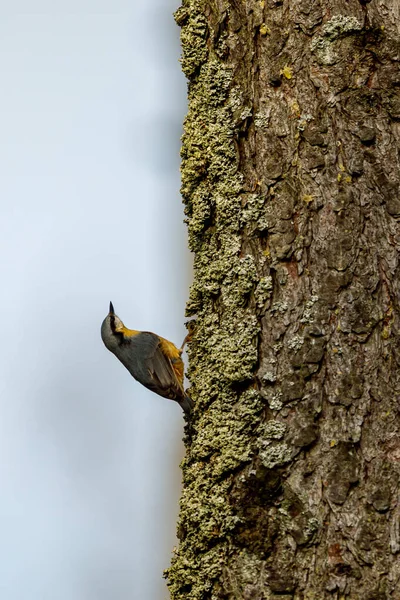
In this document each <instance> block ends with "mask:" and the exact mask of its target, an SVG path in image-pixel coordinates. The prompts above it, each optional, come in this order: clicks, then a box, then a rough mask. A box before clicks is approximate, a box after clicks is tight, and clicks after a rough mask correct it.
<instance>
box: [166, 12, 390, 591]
mask: <svg viewBox="0 0 400 600" xmlns="http://www.w3.org/2000/svg"><path fill="white" fill-rule="evenodd" d="M176 20H177V22H178V24H179V25H180V26H181V27H182V33H181V38H182V49H183V57H182V67H183V71H184V73H185V74H186V76H187V77H188V80H189V86H188V98H189V108H188V114H187V117H186V120H185V124H184V136H183V146H182V196H183V199H184V203H185V210H186V215H187V223H188V230H189V243H190V248H191V250H192V251H193V252H194V256H195V259H194V270H195V273H194V283H193V285H192V288H191V292H190V299H189V302H188V305H187V313H188V315H196V324H195V331H194V334H193V339H192V342H191V344H190V349H189V358H190V368H189V379H190V382H191V395H192V397H193V400H194V403H195V411H194V417H193V432H192V436H191V438H190V439H189V437H188V438H187V456H186V458H185V460H184V462H183V493H182V500H181V512H180V521H179V526H178V537H179V539H180V544H179V547H178V548H177V549H176V550H175V554H174V557H173V560H172V565H171V567H170V568H169V569H168V570H167V573H166V576H167V578H168V585H169V589H170V593H171V598H172V599H173V600H181V599H185V600H188V599H192V600H220V599H221V600H222V599H229V600H239V599H243V600H267V599H268V600H269V599H272V598H279V599H281V600H283V599H284V600H289V599H294V600H300V599H302V600H303V599H304V600H306V599H307V600H311V599H314V600H321V599H323V598H329V599H337V600H342V599H343V600H344V599H351V600H361V599H362V600H384V599H389V598H390V599H392V600H395V599H397V600H398V599H399V598H400V557H399V553H400V494H399V470H400V426H399V399H400V374H399V363H400V341H399V325H400V323H399V316H400V306H399V301H400V268H399V250H400V228H399V216H400V190H399V182H400V175H399V139H400V123H399V121H400V70H399V60H400V44H399V33H400V10H399V4H398V3H396V2H393V1H392V0H373V1H372V2H369V0H364V1H363V2H360V1H358V0H346V1H345V0H253V1H251V0H247V1H243V0H231V1H230V2H227V1H222V0H214V1H211V0H184V2H183V6H182V7H181V8H180V9H178V11H177V13H176Z"/></svg>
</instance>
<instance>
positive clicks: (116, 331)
mask: <svg viewBox="0 0 400 600" xmlns="http://www.w3.org/2000/svg"><path fill="white" fill-rule="evenodd" d="M124 330H125V326H124V324H123V322H122V321H121V319H120V318H119V317H117V315H116V314H115V312H114V307H113V305H112V302H110V311H109V313H108V315H107V316H106V318H105V319H104V321H103V323H102V325H101V338H102V340H103V342H104V344H105V346H106V347H107V348H108V349H109V350H111V352H113V351H114V350H115V348H117V347H118V346H119V345H120V343H121V338H122V337H123V334H124Z"/></svg>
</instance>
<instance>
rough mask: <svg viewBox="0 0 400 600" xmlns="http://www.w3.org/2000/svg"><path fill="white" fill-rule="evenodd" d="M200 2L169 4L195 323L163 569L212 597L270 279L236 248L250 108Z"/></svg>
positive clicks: (242, 462)
mask: <svg viewBox="0 0 400 600" xmlns="http://www.w3.org/2000/svg"><path fill="white" fill-rule="evenodd" d="M204 8H205V4H204V2H202V1H198V0H185V1H184V3H183V8H182V9H180V11H179V12H178V13H177V21H178V22H179V24H180V25H181V27H182V34H181V40H182V69H183V71H184V73H185V74H186V75H187V76H188V78H189V92H188V114H187V117H186V119H185V122H184V135H183V138H182V149H181V157H182V166H181V178H182V187H181V193H182V197H183V201H184V204H185V214H186V219H187V225H188V234H189V247H190V249H191V250H192V251H193V252H194V253H195V257H194V282H193V285H192V287H191V290H190V296H189V301H188V304H187V308H186V312H187V315H188V316H190V315H196V326H195V330H194V333H193V338H192V342H191V344H190V347H189V359H190V360H189V365H190V366H189V372H188V376H189V380H190V383H191V389H190V393H191V396H192V398H193V401H194V403H195V411H194V419H193V432H192V437H191V444H190V448H188V453H187V456H186V458H185V460H184V462H183V464H182V470H183V492H182V499H181V511H180V521H179V526H178V535H179V538H180V544H179V548H178V549H177V550H176V551H175V554H174V557H173V559H172V564H171V567H170V569H168V571H167V573H166V575H167V577H168V586H169V589H170V593H171V598H172V599H173V600H183V599H185V600H195V599H196V600H199V599H200V598H204V597H209V598H212V597H213V594H212V589H213V586H214V584H215V582H216V581H217V580H218V579H220V577H221V572H222V568H223V566H224V564H226V563H227V560H228V554H229V548H228V544H227V536H230V535H231V534H232V532H233V531H234V529H235V527H236V526H237V523H238V517H237V515H236V513H235V511H234V509H233V507H232V506H231V505H230V503H229V501H228V498H229V490H230V488H231V485H232V477H233V473H234V472H236V471H237V470H238V469H240V468H244V467H245V466H246V465H247V464H248V463H249V462H250V461H251V460H252V459H253V454H254V452H258V450H257V448H253V447H250V446H249V443H248V440H249V437H250V435H251V434H252V432H253V431H255V430H256V429H257V427H258V426H259V424H260V421H261V418H262V413H263V409H264V406H265V402H264V400H263V398H262V397H261V395H260V393H259V392H258V391H257V390H256V389H255V386H254V377H255V371H256V368H257V364H258V335H259V331H260V325H259V322H258V319H257V317H256V316H255V315H254V298H255V297H256V298H257V299H258V302H260V303H261V301H263V303H264V301H265V299H266V298H267V294H268V293H269V289H268V288H269V286H270V282H269V281H268V280H267V279H265V281H264V282H263V284H262V285H261V286H260V287H259V284H258V282H259V279H260V277H259V273H258V268H259V267H258V265H256V263H255V261H254V258H253V256H251V255H250V254H246V253H244V252H243V248H242V235H241V234H242V231H243V227H245V226H246V224H245V222H244V221H245V219H244V218H243V194H244V190H243V176H242V175H241V173H240V172H239V171H238V164H237V153H236V149H235V141H234V140H235V139H236V138H237V127H238V123H239V122H240V121H241V120H243V119H246V118H248V117H249V116H250V115H251V111H249V108H248V106H246V104H245V102H244V99H243V97H244V94H242V92H241V90H240V89H239V88H238V87H236V88H232V79H233V74H232V70H231V69H230V68H229V66H228V65H227V64H226V63H225V62H224V61H223V58H222V57H223V54H221V52H220V51H218V52H213V51H212V50H211V49H210V47H211V46H210V44H208V43H207V39H209V34H210V33H211V34H212V32H208V30H207V28H208V22H209V19H206V18H205V16H204ZM258 202H259V201H258V200H257V203H258ZM261 204H262V203H261V201H260V206H259V214H261ZM257 218H258V215H257ZM256 290H257V291H256Z"/></svg>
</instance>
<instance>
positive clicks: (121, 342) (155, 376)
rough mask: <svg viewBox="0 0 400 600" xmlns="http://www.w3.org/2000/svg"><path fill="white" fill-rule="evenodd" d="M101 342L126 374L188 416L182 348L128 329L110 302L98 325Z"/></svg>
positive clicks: (148, 333) (189, 400)
mask: <svg viewBox="0 0 400 600" xmlns="http://www.w3.org/2000/svg"><path fill="white" fill-rule="evenodd" d="M101 337H102V340H103V342H104V344H105V346H106V348H108V350H110V352H112V353H113V354H115V356H116V357H117V358H118V360H120V361H121V362H122V364H123V365H124V367H126V368H127V369H128V371H129V373H130V374H131V375H132V377H134V378H135V379H136V380H137V381H139V383H141V384H142V385H144V386H145V387H146V388H148V389H149V390H151V391H152V392H155V393H156V394H158V395H159V396H163V397H164V398H169V399H170V400H176V402H178V403H179V404H180V405H181V407H182V408H183V410H184V411H185V413H186V414H187V415H190V413H191V410H192V401H191V399H190V398H189V396H188V395H187V394H185V390H184V388H183V369H184V366H183V361H182V358H181V355H182V351H183V347H184V345H185V343H186V341H187V339H188V336H186V338H185V340H184V342H183V344H182V347H181V348H177V347H176V346H175V344H173V343H172V342H169V341H168V340H165V339H164V338H162V337H160V336H159V335H156V334H155V333H151V332H150V331H135V330H134V329H127V328H126V327H125V325H124V324H123V322H122V321H121V319H120V318H119V317H117V315H116V314H115V313H114V307H113V305H112V302H110V312H109V313H108V315H107V316H106V318H105V319H104V321H103V323H102V326H101Z"/></svg>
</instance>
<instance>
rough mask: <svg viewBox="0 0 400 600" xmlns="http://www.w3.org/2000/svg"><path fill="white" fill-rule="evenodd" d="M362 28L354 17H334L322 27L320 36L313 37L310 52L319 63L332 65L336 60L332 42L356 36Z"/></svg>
mask: <svg viewBox="0 0 400 600" xmlns="http://www.w3.org/2000/svg"><path fill="white" fill-rule="evenodd" d="M362 28H363V26H362V24H361V23H360V22H359V21H358V20H357V19H356V17H350V16H345V15H335V16H334V17H332V19H330V20H329V21H328V22H327V23H326V24H325V25H324V27H323V28H322V33H321V35H319V36H316V37H314V39H313V40H312V42H311V51H312V52H314V53H315V55H316V56H317V59H318V60H319V62H320V63H322V64H324V65H333V64H334V63H335V62H336V61H337V59H338V58H337V56H336V54H335V52H334V42H335V41H336V40H338V39H339V38H343V37H346V36H348V35H353V34H356V33H358V32H359V31H361V30H362Z"/></svg>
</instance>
